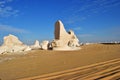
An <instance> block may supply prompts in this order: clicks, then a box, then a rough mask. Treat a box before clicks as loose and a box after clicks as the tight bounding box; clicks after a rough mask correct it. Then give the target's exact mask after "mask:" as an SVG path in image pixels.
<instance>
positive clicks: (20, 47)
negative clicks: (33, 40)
mask: <svg viewBox="0 0 120 80" xmlns="http://www.w3.org/2000/svg"><path fill="white" fill-rule="evenodd" d="M26 48H27V46H26V45H24V44H23V43H22V42H21V41H20V40H19V39H18V38H17V37H16V36H14V35H11V34H9V35H8V36H5V37H4V43H3V45H2V46H1V47H0V54H2V53H13V52H21V51H24V50H25V49H26Z"/></svg>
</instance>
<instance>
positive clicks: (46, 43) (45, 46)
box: [41, 40, 49, 50]
mask: <svg viewBox="0 0 120 80" xmlns="http://www.w3.org/2000/svg"><path fill="white" fill-rule="evenodd" d="M48 46H49V41H47V40H45V41H43V42H42V43H41V49H43V50H48Z"/></svg>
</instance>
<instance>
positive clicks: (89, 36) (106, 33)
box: [0, 0, 120, 44]
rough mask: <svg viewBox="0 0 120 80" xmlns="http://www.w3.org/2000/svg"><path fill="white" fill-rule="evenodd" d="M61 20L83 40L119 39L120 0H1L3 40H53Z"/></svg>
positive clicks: (0, 19)
mask: <svg viewBox="0 0 120 80" xmlns="http://www.w3.org/2000/svg"><path fill="white" fill-rule="evenodd" d="M57 20H61V21H62V22H63V23H64V25H65V28H66V30H67V31H68V30H70V29H72V30H74V31H75V33H76V35H77V36H78V38H79V40H80V42H107V41H109V42H111V41H120V0H0V40H1V42H2V40H3V37H4V36H6V35H8V34H14V35H16V36H18V37H19V38H20V40H22V41H23V42H24V43H26V44H28V43H33V41H34V40H36V39H37V40H39V41H40V42H41V41H42V40H53V39H54V24H55V22H56V21H57Z"/></svg>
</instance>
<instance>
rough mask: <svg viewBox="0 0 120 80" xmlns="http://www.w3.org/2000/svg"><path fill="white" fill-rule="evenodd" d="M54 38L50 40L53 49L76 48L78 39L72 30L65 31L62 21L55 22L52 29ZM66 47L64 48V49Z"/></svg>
mask: <svg viewBox="0 0 120 80" xmlns="http://www.w3.org/2000/svg"><path fill="white" fill-rule="evenodd" d="M54 35H55V36H54V37H55V39H54V40H53V41H52V43H51V44H52V47H53V50H57V49H59V50H72V49H78V48H77V47H78V46H79V40H78V38H77V37H76V35H75V34H74V32H73V31H72V30H70V31H69V32H67V31H66V30H65V28H64V25H63V23H62V22H61V21H60V20H58V21H57V22H56V23H55V31H54ZM65 48H66V49H65Z"/></svg>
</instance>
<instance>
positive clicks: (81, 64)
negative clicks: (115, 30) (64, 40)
mask: <svg viewBox="0 0 120 80" xmlns="http://www.w3.org/2000/svg"><path fill="white" fill-rule="evenodd" d="M81 48H82V49H81V50H77V51H51V50H48V51H47V50H33V51H30V52H28V54H26V55H0V59H3V58H10V60H9V59H8V60H4V61H3V62H0V79H2V80H15V79H22V80H30V79H34V80H45V79H47V80H49V79H54V80H70V79H71V80H94V79H96V80H97V79H101V80H114V79H120V45H115V44H113V45H109V44H107V45H106V44H90V45H84V46H82V47H81ZM61 73H62V74H61Z"/></svg>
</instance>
